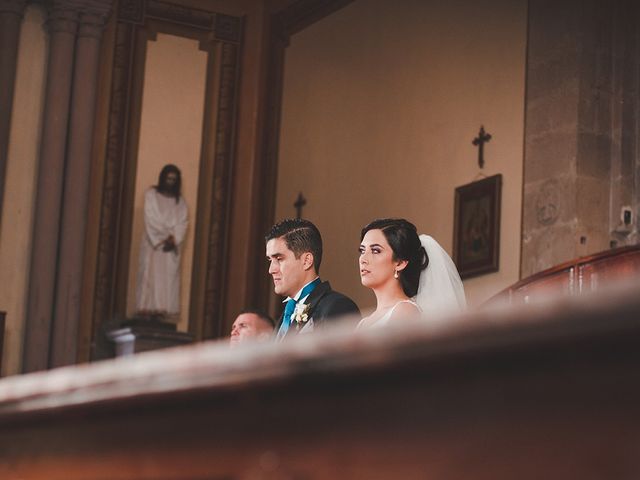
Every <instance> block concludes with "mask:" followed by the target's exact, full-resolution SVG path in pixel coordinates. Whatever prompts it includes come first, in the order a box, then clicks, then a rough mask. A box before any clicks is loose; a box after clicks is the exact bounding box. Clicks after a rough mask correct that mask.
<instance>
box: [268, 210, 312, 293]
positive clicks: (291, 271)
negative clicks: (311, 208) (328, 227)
mask: <svg viewBox="0 0 640 480" xmlns="http://www.w3.org/2000/svg"><path fill="white" fill-rule="evenodd" d="M265 240H266V241H267V259H268V260H269V274H270V275H271V276H272V278H273V285H274V290H275V292H276V293H277V294H278V295H283V296H289V297H293V296H294V295H295V294H296V293H297V292H298V290H300V289H301V288H302V287H304V286H305V285H306V284H307V283H309V282H310V281H312V280H314V279H315V278H316V277H317V276H318V272H319V271H320V263H321V261H322V237H321V236H320V231H319V230H318V228H317V227H316V226H315V225H314V224H313V223H311V222H310V221H308V220H302V219H289V220H283V221H282V222H280V223H278V224H276V225H274V226H273V227H272V228H271V230H270V231H269V233H268V234H267V235H266V237H265Z"/></svg>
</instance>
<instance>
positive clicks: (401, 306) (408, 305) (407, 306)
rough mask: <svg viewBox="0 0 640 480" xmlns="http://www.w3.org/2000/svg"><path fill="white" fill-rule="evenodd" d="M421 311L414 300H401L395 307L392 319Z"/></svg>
mask: <svg viewBox="0 0 640 480" xmlns="http://www.w3.org/2000/svg"><path fill="white" fill-rule="evenodd" d="M419 313H420V308H419V307H418V306H417V305H416V304H415V303H413V302H401V303H398V304H397V305H396V307H395V308H394V309H393V315H392V316H391V319H393V320H395V319H397V318H403V317H408V316H415V315H418V314H419Z"/></svg>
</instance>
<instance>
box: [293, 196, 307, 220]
mask: <svg viewBox="0 0 640 480" xmlns="http://www.w3.org/2000/svg"><path fill="white" fill-rule="evenodd" d="M306 204H307V199H306V198H304V197H303V196H302V192H300V193H299V194H298V198H297V199H296V201H295V203H294V204H293V206H294V207H295V208H296V218H302V207H304V206H305V205H306Z"/></svg>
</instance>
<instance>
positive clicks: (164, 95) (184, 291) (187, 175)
mask: <svg viewBox="0 0 640 480" xmlns="http://www.w3.org/2000/svg"><path fill="white" fill-rule="evenodd" d="M206 66H207V53H206V52H204V51H201V50H199V47H198V42H197V41H196V40H191V39H188V38H183V37H177V36H175V35H165V34H158V38H157V40H156V41H150V42H148V44H147V60H146V66H145V83H144V92H143V99H142V117H141V121H140V124H141V126H140V143H139V150H138V171H137V175H136V187H135V204H134V219H133V230H132V231H133V234H132V245H131V256H130V268H129V288H128V289H127V291H128V293H129V294H128V297H127V312H128V314H132V313H133V311H134V310H135V293H136V275H137V269H138V251H139V246H140V239H141V238H142V232H143V226H144V217H143V203H144V192H145V191H146V190H147V189H148V188H149V187H150V186H151V185H156V184H157V183H158V174H159V173H160V170H161V169H162V167H163V166H164V165H166V164H167V163H173V164H175V165H177V166H178V168H180V170H181V171H182V192H183V196H184V197H185V200H186V202H187V205H188V207H189V218H190V220H191V221H193V219H195V218H196V200H197V194H198V170H199V163H200V143H201V139H202V118H203V112H204V93H205V79H206ZM193 239H194V225H193V223H191V224H190V225H189V229H188V231H187V237H186V239H185V243H184V245H183V251H182V265H181V292H180V304H181V312H180V322H179V325H178V328H179V329H180V330H183V331H186V330H187V328H188V319H189V291H190V287H191V267H192V261H193Z"/></svg>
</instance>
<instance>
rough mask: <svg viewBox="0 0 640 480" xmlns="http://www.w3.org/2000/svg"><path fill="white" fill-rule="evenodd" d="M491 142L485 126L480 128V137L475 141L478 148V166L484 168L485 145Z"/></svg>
mask: <svg viewBox="0 0 640 480" xmlns="http://www.w3.org/2000/svg"><path fill="white" fill-rule="evenodd" d="M489 140H491V135H490V134H488V133H487V132H485V131H484V125H481V126H480V132H479V133H478V136H477V137H476V138H474V139H473V141H472V142H471V143H473V144H474V145H475V146H476V147H478V166H479V167H480V168H484V144H485V143H487V142H488V141H489Z"/></svg>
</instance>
